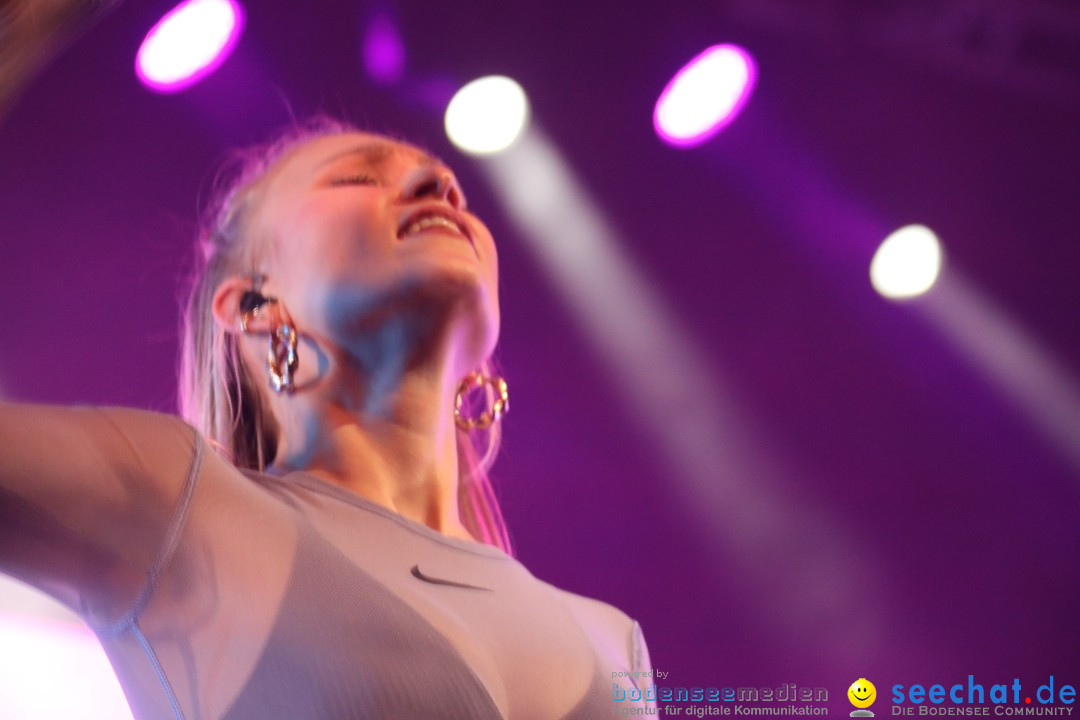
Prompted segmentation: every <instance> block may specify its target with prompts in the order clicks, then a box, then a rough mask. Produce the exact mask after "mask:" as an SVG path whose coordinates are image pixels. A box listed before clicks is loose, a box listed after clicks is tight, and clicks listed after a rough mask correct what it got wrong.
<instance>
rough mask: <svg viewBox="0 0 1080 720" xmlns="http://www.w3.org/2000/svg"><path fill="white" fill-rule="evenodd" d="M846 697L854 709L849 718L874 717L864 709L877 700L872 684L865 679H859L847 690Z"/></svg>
mask: <svg viewBox="0 0 1080 720" xmlns="http://www.w3.org/2000/svg"><path fill="white" fill-rule="evenodd" d="M847 697H848V700H850V701H851V704H852V705H854V706H855V707H856V709H855V710H852V711H851V717H874V713H873V712H872V711H870V710H867V709H866V708H868V707H870V706H871V705H873V704H874V701H875V700H877V688H875V687H874V683H872V682H870V681H869V680H867V679H866V678H859V679H858V680H856V681H855V682H853V683H851V687H849V688H848V689H847Z"/></svg>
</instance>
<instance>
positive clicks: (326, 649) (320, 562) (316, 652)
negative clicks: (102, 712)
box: [92, 433, 650, 720]
mask: <svg viewBox="0 0 1080 720" xmlns="http://www.w3.org/2000/svg"><path fill="white" fill-rule="evenodd" d="M156 557H157V560H156V562H155V565H154V568H153V570H152V571H151V572H150V574H149V576H148V579H147V582H146V584H145V586H144V588H143V590H142V592H141V594H140V595H139V597H138V599H137V600H136V602H135V604H134V606H133V607H132V608H131V610H130V612H128V613H127V614H126V615H125V616H124V617H122V618H120V619H119V620H117V621H115V622H111V623H108V624H100V623H98V624H93V623H92V624H93V627H94V630H95V632H96V633H97V634H98V637H99V638H100V640H101V641H102V645H103V646H104V648H105V651H106V653H107V654H108V655H109V657H110V659H111V661H112V663H113V666H114V668H115V670H116V672H117V676H118V677H119V679H120V683H121V686H122V687H123V688H124V691H125V693H126V695H127V697H128V701H129V703H130V704H131V707H132V710H133V712H134V714H135V717H136V718H138V719H139V720H149V719H151V718H152V719H155V720H156V719H158V718H183V719H185V720H210V719H216V718H228V719H229V720H240V719H243V720H249V719H250V720H351V719H354V718H356V719H359V718H379V719H393V718H400V719H401V720H437V719H445V720H451V719H453V720H466V719H468V720H499V719H506V720H533V719H535V720H540V719H543V720H553V719H556V718H565V719H568V720H569V719H581V720H586V719H591V718H600V717H608V716H611V714H612V711H613V709H614V707H615V705H618V707H619V708H620V709H621V708H628V707H638V708H641V707H644V704H643V703H641V702H633V701H630V700H623V701H620V702H617V703H614V702H613V693H614V692H615V687H614V686H618V687H619V688H621V689H622V690H623V691H627V690H629V689H630V688H631V687H632V684H633V685H637V686H644V685H645V684H647V682H648V680H645V681H641V680H631V679H627V678H625V677H622V676H619V677H615V676H613V673H618V672H626V671H638V672H641V671H647V670H649V669H650V665H649V657H648V651H647V649H646V646H645V642H644V639H643V636H642V633H641V629H640V627H639V626H638V624H637V623H636V622H634V621H633V620H631V619H630V618H629V617H627V616H626V615H625V614H623V613H622V612H621V611H619V610H617V609H616V608H614V607H612V606H610V605H607V604H605V603H602V602H599V601H596V600H591V599H588V598H584V597H581V596H578V595H574V594H572V593H569V592H565V591H562V590H559V589H557V588H555V587H553V586H551V585H549V584H547V583H545V582H543V581H541V580H538V579H537V578H535V577H533V576H532V575H531V574H530V573H529V571H528V570H526V569H525V568H524V566H522V565H521V564H520V563H519V562H518V561H516V560H515V559H513V558H511V557H510V556H508V555H506V554H505V553H503V552H502V551H500V550H498V549H497V548H494V547H491V546H489V545H482V544H477V543H471V542H468V541H464V540H458V539H455V538H450V537H446V536H444V535H442V534H440V533H438V532H436V531H434V530H432V529H430V528H428V527H426V526H424V525H421V524H419V523H416V522H413V521H411V520H408V519H406V518H403V517H401V516H399V515H397V514H395V513H393V512H391V511H390V510H388V509H386V508H383V507H382V506H380V505H378V504H376V503H373V502H371V501H369V500H367V499H366V498H363V497H360V496H358V495H356V494H354V493H351V492H349V491H347V490H345V489H343V488H341V487H338V486H336V485H333V484H332V483H328V482H325V481H323V480H321V479H319V478H317V477H315V476H312V475H307V474H304V473H290V474H288V475H284V476H280V477H279V476H273V475H269V474H265V473H253V472H244V473H241V472H239V471H237V470H236V469H235V468H233V467H231V466H230V465H228V464H227V463H225V462H223V461H222V460H221V459H219V458H218V457H217V456H216V455H215V454H214V453H212V452H210V451H207V450H205V445H204V442H203V440H202V439H201V438H200V436H199V435H198V434H197V433H194V434H193V439H192V461H191V467H190V470H189V472H188V474H187V478H186V480H185V481H184V486H183V489H182V491H181V492H180V496H179V501H178V506H177V508H176V511H175V514H174V517H173V519H172V522H171V525H170V528H169V531H168V533H167V536H166V539H165V541H164V543H163V545H162V547H161V548H160V549H159V551H158V552H157V556H156Z"/></svg>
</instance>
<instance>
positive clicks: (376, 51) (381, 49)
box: [362, 14, 405, 85]
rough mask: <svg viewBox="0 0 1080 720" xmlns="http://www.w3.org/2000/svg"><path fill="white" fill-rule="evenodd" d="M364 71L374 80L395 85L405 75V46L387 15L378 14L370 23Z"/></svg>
mask: <svg viewBox="0 0 1080 720" xmlns="http://www.w3.org/2000/svg"><path fill="white" fill-rule="evenodd" d="M362 48H363V49H362V59H363V62H364V69H365V70H367V73H368V75H369V76H370V77H371V79H372V80H374V81H376V82H378V83H382V84H383V85H393V84H395V83H397V82H398V81H399V80H401V78H402V76H403V75H404V74H405V44H404V43H403V42H402V40H401V33H400V32H398V28H397V25H396V24H395V23H394V21H393V20H392V19H391V18H390V17H389V16H388V15H386V14H377V15H375V16H374V17H372V18H371V22H369V23H368V26H367V31H366V32H365V33H364V42H363V45H362Z"/></svg>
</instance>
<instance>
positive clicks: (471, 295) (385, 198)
mask: <svg viewBox="0 0 1080 720" xmlns="http://www.w3.org/2000/svg"><path fill="white" fill-rule="evenodd" d="M261 186H262V191H261V192H260V193H259V194H258V196H257V197H256V205H255V209H254V211H253V217H252V218H251V222H250V226H249V230H251V231H252V233H253V240H254V242H255V243H257V248H256V252H257V254H258V255H260V256H261V257H263V258H265V264H264V265H263V266H262V268H261V270H262V272H264V273H265V275H266V282H265V284H264V286H263V293H264V294H265V295H272V296H275V297H278V298H279V299H280V300H281V301H282V303H284V305H285V307H286V309H287V311H288V312H289V314H290V315H291V316H292V319H293V321H294V322H295V323H296V325H297V327H298V329H299V330H300V332H301V334H307V335H310V336H312V337H314V338H316V339H321V340H324V341H325V340H329V341H330V342H333V343H336V344H338V345H339V346H341V347H343V348H345V349H346V350H347V349H349V346H350V342H356V343H359V342H361V339H362V338H365V337H369V336H368V335H367V333H368V331H370V330H372V329H373V328H374V327H382V326H389V325H392V324H393V323H392V322H391V323H387V320H388V319H389V320H393V319H394V318H400V319H401V320H402V321H403V322H402V325H401V329H402V330H403V331H405V332H409V331H410V328H413V329H414V330H415V329H417V328H420V329H422V326H423V324H424V323H431V322H433V321H435V320H437V319H443V320H445V319H449V320H451V322H450V323H448V324H446V323H444V325H443V326H444V327H447V328H450V330H451V331H452V332H453V333H455V337H454V338H453V339H454V340H455V341H456V345H455V348H454V350H455V352H456V354H457V355H458V356H459V357H460V359H461V363H462V364H463V365H464V368H463V369H462V372H467V371H468V370H470V369H473V368H474V367H475V366H477V365H478V364H479V363H480V362H481V361H483V360H484V359H486V358H487V357H488V355H490V354H491V351H492V350H493V349H494V346H495V342H496V339H497V337H498V331H499V303H498V267H497V256H496V252H495V243H494V241H493V240H492V237H491V233H490V232H489V231H488V229H487V228H486V227H485V226H484V224H483V223H482V222H481V221H480V220H479V219H478V218H476V217H475V216H474V215H472V214H471V213H469V212H468V210H467V209H466V204H465V198H464V196H463V194H462V191H461V188H460V187H459V186H458V184H457V180H456V179H455V178H454V175H453V173H451V172H450V170H449V169H448V168H447V167H445V166H444V165H443V164H442V163H441V162H440V161H438V160H437V159H435V158H432V157H430V156H428V155H427V154H425V153H423V152H422V151H420V150H418V149H416V148H414V147H411V146H409V145H404V144H402V143H398V142H395V141H392V140H390V139H388V138H385V137H381V136H378V135H369V134H363V133H351V134H345V135H331V136H324V137H320V138H316V139H314V140H311V141H308V142H306V143H304V144H302V145H300V146H299V147H297V148H295V149H294V150H292V151H290V152H289V153H288V154H287V155H286V156H285V157H284V158H283V159H282V160H281V161H280V162H279V163H278V165H277V166H276V167H275V168H274V169H273V170H271V171H270V173H269V175H268V176H267V177H266V178H264V179H263V181H262V183H261ZM445 313H449V315H445ZM355 349H356V350H357V351H361V350H362V349H363V348H359V347H358V348H355Z"/></svg>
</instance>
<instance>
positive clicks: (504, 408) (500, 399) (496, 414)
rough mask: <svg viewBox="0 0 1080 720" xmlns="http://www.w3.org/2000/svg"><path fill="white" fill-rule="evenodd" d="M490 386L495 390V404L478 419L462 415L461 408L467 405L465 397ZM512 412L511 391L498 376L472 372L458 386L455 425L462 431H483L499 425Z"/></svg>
mask: <svg viewBox="0 0 1080 720" xmlns="http://www.w3.org/2000/svg"><path fill="white" fill-rule="evenodd" d="M484 385H490V386H491V387H492V388H493V389H494V390H495V402H494V403H492V405H491V407H490V408H489V409H487V410H484V411H483V412H482V413H480V415H479V416H478V417H465V416H464V415H462V413H461V406H462V405H464V404H465V396H466V395H467V394H468V393H469V391H470V390H476V389H477V388H482V387H484ZM509 410H510V390H509V388H508V387H507V385H506V381H505V380H503V379H502V378H501V377H499V376H498V375H481V374H480V373H478V372H472V373H469V374H468V375H466V376H465V379H464V380H462V381H461V383H460V384H459V385H458V389H457V395H456V396H455V397H454V423H455V424H456V425H457V426H458V427H459V428H461V429H462V430H474V429H476V428H480V429H481V430H483V429H485V428H489V427H491V425H492V423H497V422H498V421H499V420H501V419H502V416H503V415H505V414H506V413H507V412H508V411H509Z"/></svg>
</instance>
